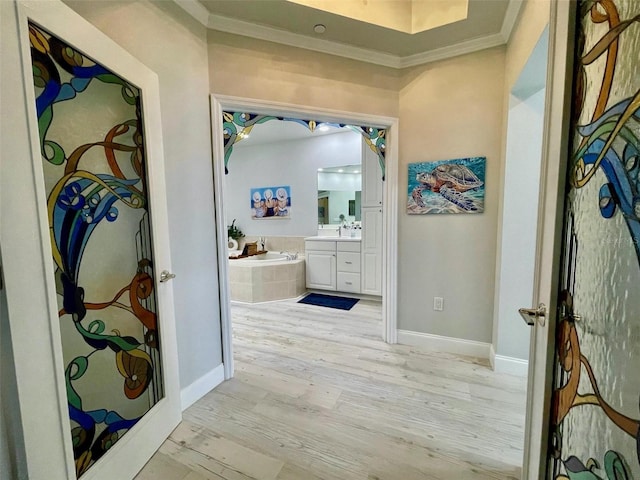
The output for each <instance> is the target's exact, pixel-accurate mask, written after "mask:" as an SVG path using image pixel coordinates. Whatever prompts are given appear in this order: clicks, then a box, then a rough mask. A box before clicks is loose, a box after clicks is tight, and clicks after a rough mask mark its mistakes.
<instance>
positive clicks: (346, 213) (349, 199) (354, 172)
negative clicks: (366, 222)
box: [318, 165, 362, 225]
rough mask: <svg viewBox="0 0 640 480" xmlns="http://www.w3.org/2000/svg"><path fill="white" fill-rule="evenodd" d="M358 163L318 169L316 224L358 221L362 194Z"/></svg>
mask: <svg viewBox="0 0 640 480" xmlns="http://www.w3.org/2000/svg"><path fill="white" fill-rule="evenodd" d="M361 172H362V170H361V167H360V165H343V166H338V167H330V168H319V169H318V224H319V225H337V224H340V223H342V221H343V220H344V221H346V222H347V223H351V222H359V221H360V204H361V196H362V174H361Z"/></svg>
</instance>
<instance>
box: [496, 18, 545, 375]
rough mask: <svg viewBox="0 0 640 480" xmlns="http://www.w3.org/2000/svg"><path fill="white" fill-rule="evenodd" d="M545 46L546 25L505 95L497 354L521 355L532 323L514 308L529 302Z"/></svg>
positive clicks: (525, 355) (526, 351) (526, 355)
mask: <svg viewBox="0 0 640 480" xmlns="http://www.w3.org/2000/svg"><path fill="white" fill-rule="evenodd" d="M547 50H548V31H547V30H545V31H544V32H543V34H542V37H541V38H540V40H539V41H538V43H537V44H536V46H535V48H534V50H533V52H532V53H531V56H530V57H529V60H528V61H527V63H526V64H525V65H524V67H523V69H522V72H521V74H520V76H519V78H518V81H517V82H516V84H515V85H514V86H513V88H512V94H511V95H510V96H509V113H508V125H507V139H506V157H505V167H504V168H505V173H504V190H503V200H502V205H503V207H502V220H501V228H500V236H501V238H500V242H499V249H498V255H499V258H498V263H497V269H498V272H497V273H498V291H497V295H496V307H495V308H496V316H495V318H494V335H495V340H494V343H493V345H494V350H495V353H496V354H497V355H499V356H503V357H510V358H516V359H522V360H526V359H528V358H529V343H530V342H529V340H530V331H531V328H530V327H528V326H527V325H526V324H525V323H524V322H523V321H522V319H521V317H520V315H519V314H518V313H517V312H518V308H521V307H526V308H529V307H532V306H533V278H534V272H535V253H536V236H537V224H538V196H539V191H540V189H539V183H540V168H541V162H542V131H543V126H544V103H545V88H544V87H545V83H546V71H547ZM495 365H496V369H499V368H500V362H496V363H495Z"/></svg>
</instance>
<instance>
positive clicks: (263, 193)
mask: <svg viewBox="0 0 640 480" xmlns="http://www.w3.org/2000/svg"><path fill="white" fill-rule="evenodd" d="M290 217H291V187H289V186H279V187H261V188H252V189H251V218H253V219H254V220H263V219H275V218H280V219H283V218H290Z"/></svg>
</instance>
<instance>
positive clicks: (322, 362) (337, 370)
mask: <svg viewBox="0 0 640 480" xmlns="http://www.w3.org/2000/svg"><path fill="white" fill-rule="evenodd" d="M232 314H233V335H234V349H235V352H234V354H235V360H236V376H235V378H233V379H232V380H230V381H227V382H225V383H223V384H222V385H220V386H219V387H218V388H216V389H215V390H214V391H212V392H210V393H209V394H208V395H206V396H205V397H204V398H203V399H201V400H200V401H198V402H197V403H196V404H195V405H193V406H192V407H191V408H189V409H188V410H187V411H185V412H184V419H183V422H182V423H181V424H180V425H179V426H178V428H176V430H175V431H174V432H173V433H172V435H171V437H170V438H169V439H168V440H167V441H166V442H165V443H164V444H163V446H162V447H161V448H160V450H159V451H158V452H157V453H156V454H155V455H154V457H153V458H152V459H151V460H150V462H149V463H148V464H147V466H146V467H145V468H144V470H143V471H142V472H141V473H140V474H139V475H138V477H137V479H138V480H152V479H153V480H200V479H227V480H245V479H256V480H319V479H323V480H350V479H367V480H418V479H425V480H436V479H437V480H471V479H473V480H496V479H518V478H520V465H521V459H522V445H523V425H524V409H525V389H526V381H525V379H523V378H518V377H512V376H508V375H498V374H495V373H494V372H493V371H491V369H490V368H489V367H488V365H487V363H486V362H485V361H484V360H479V359H474V358H468V357H460V356H454V355H449V354H443V353H431V352H426V351H421V350H420V349H419V348H416V347H408V346H402V345H387V344H385V343H383V342H382V341H381V340H380V333H381V321H380V315H381V308H380V304H377V303H373V302H366V301H360V302H358V304H356V306H355V307H354V308H353V309H352V310H351V311H348V312H343V311H340V310H333V309H329V308H323V307H315V306H309V305H302V304H298V303H295V301H293V300H285V301H281V302H273V303H265V304H256V305H233V306H232Z"/></svg>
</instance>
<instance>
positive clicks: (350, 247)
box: [305, 236, 380, 295]
mask: <svg viewBox="0 0 640 480" xmlns="http://www.w3.org/2000/svg"><path fill="white" fill-rule="evenodd" d="M305 252H306V253H305V255H306V263H307V265H306V278H307V288H313V289H319V290H332V291H338V292H347V293H368V294H373V295H380V292H379V291H377V292H376V293H373V292H371V289H370V288H369V289H367V288H366V287H367V286H369V285H371V284H372V282H371V279H370V278H369V279H368V280H367V279H366V277H367V276H376V275H377V276H380V275H379V274H380V271H379V269H377V268H376V270H378V271H377V272H366V271H364V270H363V268H362V265H363V262H362V255H363V252H362V239H361V238H350V237H320V236H318V237H308V238H305ZM369 263H370V262H369ZM373 284H374V285H375V284H377V285H380V280H378V281H374V282H373ZM363 286H364V287H365V288H364V289H363Z"/></svg>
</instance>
